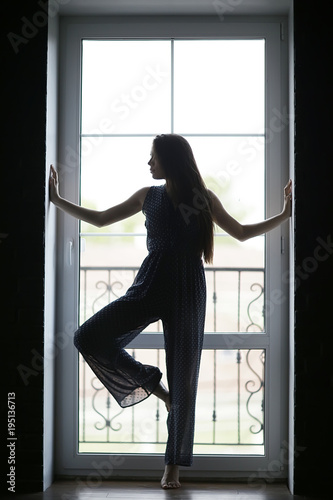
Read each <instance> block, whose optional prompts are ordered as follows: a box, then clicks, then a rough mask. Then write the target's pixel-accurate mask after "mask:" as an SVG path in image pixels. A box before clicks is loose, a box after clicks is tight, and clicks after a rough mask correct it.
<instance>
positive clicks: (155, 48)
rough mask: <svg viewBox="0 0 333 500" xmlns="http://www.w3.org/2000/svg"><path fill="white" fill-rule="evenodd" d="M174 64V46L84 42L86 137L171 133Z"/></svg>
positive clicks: (112, 41)
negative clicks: (171, 76) (169, 131)
mask: <svg viewBox="0 0 333 500" xmlns="http://www.w3.org/2000/svg"><path fill="white" fill-rule="evenodd" d="M170 64H171V50H170V41H162V40H159V41H156V40H155V41H154V43H151V42H150V41H144V40H135V41H131V40H126V41H125V40H107V41H101V40H84V41H83V55H82V68H83V69H82V133H84V134H104V133H107V134H110V133H112V134H122V133H126V134H130V133H141V134H145V133H149V134H150V133H151V134H157V133H160V132H161V130H163V131H164V130H168V129H169V128H170V103H171V92H170V75H171V71H170V68H171V66H170ZM157 110H158V112H157Z"/></svg>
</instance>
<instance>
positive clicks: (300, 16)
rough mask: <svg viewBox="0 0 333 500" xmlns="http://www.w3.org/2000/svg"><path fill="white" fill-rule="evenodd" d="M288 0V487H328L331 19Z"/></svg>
mask: <svg viewBox="0 0 333 500" xmlns="http://www.w3.org/2000/svg"><path fill="white" fill-rule="evenodd" d="M327 5H328V4H327V3H325V2H305V1H304V0H295V2H294V8H295V12H294V14H295V18H294V36H295V119H296V123H295V217H296V219H295V222H296V224H295V227H296V232H295V250H296V276H297V281H296V284H297V286H296V293H295V313H296V316H295V318H296V320H295V366H296V368H295V371H296V375H295V377H296V379H295V380H296V394H295V444H296V459H295V492H296V493H298V494H312V495H317V494H319V493H320V494H322V495H324V494H327V495H328V496H327V498H332V497H333V493H332V486H333V453H332V449H333V448H332V446H333V425H332V424H333V411H332V408H333V324H332V313H333V293H332V279H333V270H332V262H333V182H332V174H331V171H332V148H333V140H332V90H333V79H332V73H330V66H331V62H332V58H333V50H332V26H331V19H330V16H329V14H328V10H327Z"/></svg>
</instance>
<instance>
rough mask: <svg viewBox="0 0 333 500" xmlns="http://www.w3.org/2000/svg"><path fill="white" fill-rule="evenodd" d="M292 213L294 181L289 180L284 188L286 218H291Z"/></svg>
mask: <svg viewBox="0 0 333 500" xmlns="http://www.w3.org/2000/svg"><path fill="white" fill-rule="evenodd" d="M291 212H292V181H291V179H289V181H288V184H287V185H286V186H285V188H284V205H283V213H284V214H285V215H286V217H291Z"/></svg>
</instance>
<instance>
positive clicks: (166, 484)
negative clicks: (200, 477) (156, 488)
mask: <svg viewBox="0 0 333 500" xmlns="http://www.w3.org/2000/svg"><path fill="white" fill-rule="evenodd" d="M161 486H162V488H163V489H164V490H170V489H174V488H180V486H181V484H180V482H179V469H178V465H166V466H165V470H164V474H163V477H162V479H161Z"/></svg>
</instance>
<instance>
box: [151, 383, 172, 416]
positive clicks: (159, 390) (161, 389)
mask: <svg viewBox="0 0 333 500" xmlns="http://www.w3.org/2000/svg"><path fill="white" fill-rule="evenodd" d="M153 394H155V396H157V397H158V398H159V399H162V401H164V403H165V407H166V409H167V410H168V411H170V408H171V404H170V395H169V391H168V389H167V388H166V387H165V385H164V384H163V382H160V383H159V385H158V386H157V387H156V389H155V391H154V393H153Z"/></svg>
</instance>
